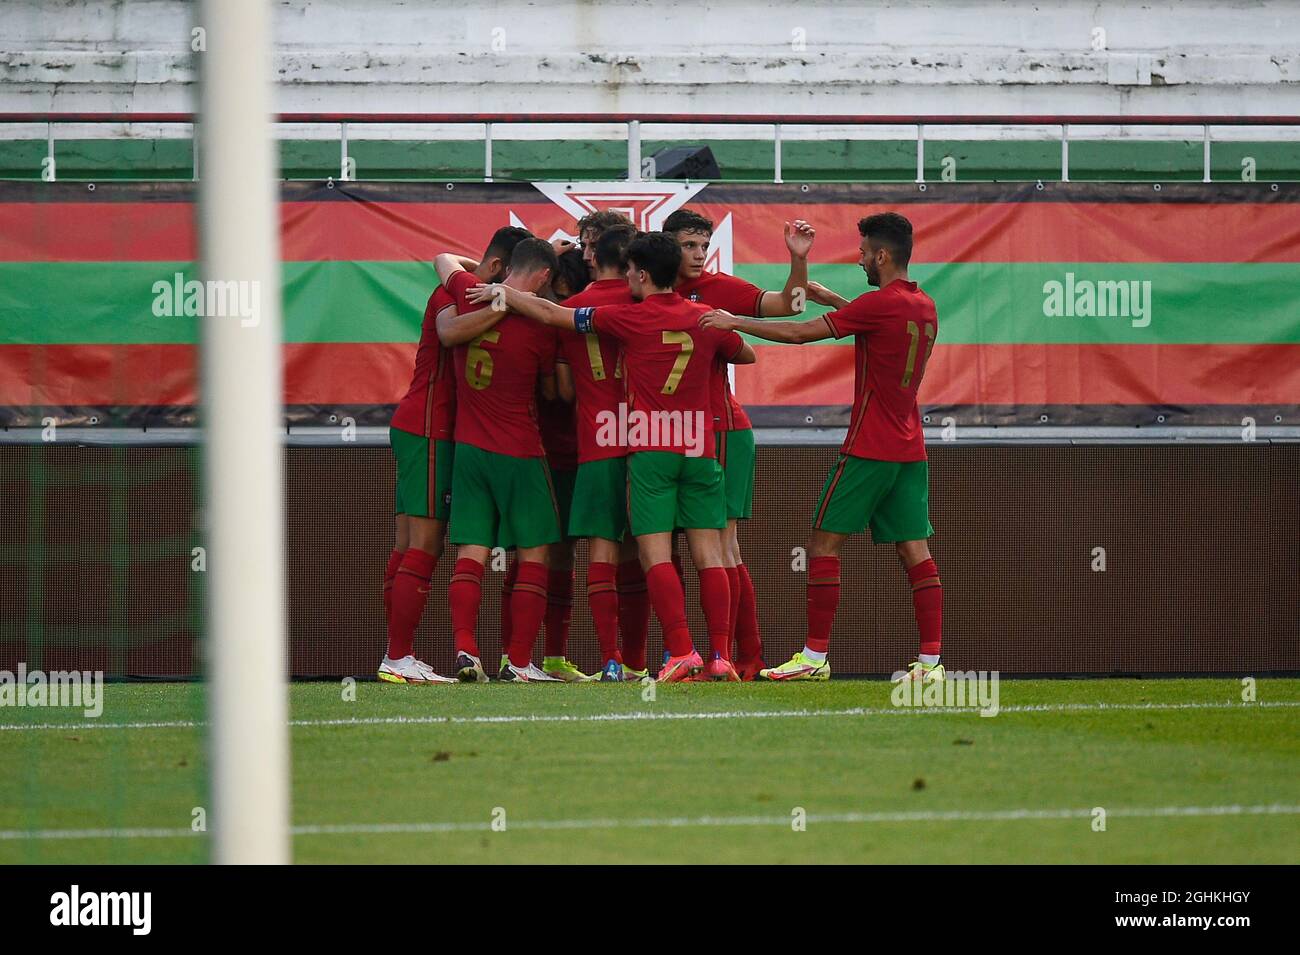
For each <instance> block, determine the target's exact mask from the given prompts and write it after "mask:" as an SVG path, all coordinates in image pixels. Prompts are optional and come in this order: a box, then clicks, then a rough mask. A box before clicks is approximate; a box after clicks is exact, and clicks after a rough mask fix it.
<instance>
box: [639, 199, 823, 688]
mask: <svg viewBox="0 0 1300 955" xmlns="http://www.w3.org/2000/svg"><path fill="white" fill-rule="evenodd" d="M664 231H665V232H667V233H669V234H670V235H672V236H674V237H675V238H676V239H677V242H678V244H680V245H681V247H682V265H681V270H680V271H679V272H678V280H677V293H678V294H679V295H681V296H682V297H683V298H686V299H689V300H690V301H692V302H702V303H703V304H705V305H711V306H713V307H714V308H720V309H725V310H726V311H728V312H730V313H732V314H733V315H750V316H754V317H771V316H783V315H796V314H798V313H800V312H802V311H803V310H804V299H805V297H806V292H805V291H804V289H805V288H806V286H807V284H808V253H809V252H811V251H812V246H813V239H814V238H815V237H816V234H817V233H816V231H815V230H814V229H813V227H812V226H810V225H809V224H808V223H807V222H804V221H803V220H802V219H797V220H795V221H794V222H787V223H786V224H785V244H786V248H787V250H788V251H789V253H790V275H789V277H788V278H787V279H786V282H785V287H784V288H783V289H781V291H779V292H776V291H764V290H763V289H760V288H759V287H758V286H756V285H753V284H751V283H749V282H746V281H745V280H744V279H741V278H737V277H736V276H734V275H727V274H726V273H723V272H706V271H704V265H705V262H706V261H707V259H708V253H709V242H710V241H711V240H712V238H713V222H712V221H711V220H710V219H708V218H706V217H704V216H702V215H700V214H699V213H697V212H694V211H692V210H690V209H679V210H677V211H676V212H674V213H672V214H671V215H669V216H668V218H667V219H665V220H664ZM713 373H714V380H713V415H714V428H715V429H716V431H717V455H718V461H719V463H721V465H722V472H723V482H724V484H725V485H726V492H727V528H726V531H725V532H724V535H723V545H722V546H723V555H724V558H725V559H726V567H727V575H728V577H729V578H730V583H731V587H732V628H733V631H734V633H733V636H734V638H735V641H736V668H737V670H738V671H739V672H740V675H741V678H742V679H745V680H752V679H754V677H756V676H757V675H758V673H759V671H760V670H761V669H762V668H763V641H762V637H761V636H760V633H759V628H758V609H757V606H756V603H755V599H754V584H753V581H752V580H751V579H750V576H749V568H747V567H746V566H745V561H744V557H743V556H742V555H741V552H740V538H739V535H738V533H737V522H738V521H741V520H747V519H748V518H749V516H750V514H751V512H752V509H753V503H754V455H755V449H754V431H753V427H752V425H751V424H750V421H749V416H748V415H746V414H745V409H744V408H742V407H741V405H740V402H738V401H737V400H736V396H735V395H734V394H733V393H732V390H731V382H730V369H729V368H728V366H727V363H726V362H718V363H716V365H715V366H714V369H713Z"/></svg>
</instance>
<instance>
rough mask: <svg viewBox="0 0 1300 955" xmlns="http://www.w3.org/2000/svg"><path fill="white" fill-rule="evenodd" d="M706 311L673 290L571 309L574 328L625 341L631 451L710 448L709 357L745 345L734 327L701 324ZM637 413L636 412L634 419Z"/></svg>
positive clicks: (735, 351)
mask: <svg viewBox="0 0 1300 955" xmlns="http://www.w3.org/2000/svg"><path fill="white" fill-rule="evenodd" d="M708 310H709V308H708V306H706V305H697V304H695V303H694V302H688V301H686V300H685V299H683V298H681V297H680V296H679V295H677V294H676V293H674V292H662V293H659V294H656V295H651V296H648V297H647V298H646V299H644V300H643V301H641V302H637V303H635V304H633V305H601V306H599V307H596V308H592V307H590V306H588V307H584V308H580V309H578V310H577V314H576V316H575V318H574V325H575V326H576V327H577V330H578V331H579V332H583V333H587V332H593V331H594V332H597V333H598V334H605V335H609V336H611V337H613V338H617V339H618V340H619V341H620V342H622V343H623V350H624V353H625V354H626V356H627V361H626V362H624V369H625V371H626V374H627V406H628V415H627V418H628V420H627V424H626V427H627V439H628V442H627V443H628V450H629V451H672V452H675V453H677V454H686V455H688V456H698V455H704V454H708V455H712V454H713V442H712V433H713V427H712V423H713V415H712V408H711V405H710V395H709V376H710V373H711V370H712V367H713V362H714V359H715V358H717V356H718V355H722V356H723V357H724V358H728V359H729V358H734V357H736V355H737V354H739V352H740V350H741V349H742V348H743V347H744V345H745V343H744V340H743V339H741V337H740V336H739V335H738V334H736V333H735V332H724V331H721V330H720V329H716V328H701V327H700V324H699V322H700V316H701V315H703V314H704V313H705V312H707V311H708ZM638 412H640V413H642V414H640V415H638V416H637V417H636V418H635V419H634V418H633V415H634V414H637V413H638ZM620 418H621V416H620Z"/></svg>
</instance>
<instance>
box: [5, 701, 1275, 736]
mask: <svg viewBox="0 0 1300 955" xmlns="http://www.w3.org/2000/svg"><path fill="white" fill-rule="evenodd" d="M1297 706H1300V700H1281V701H1277V702H1264V703H1229V702H1221V703H1034V704H1025V705H1019V706H1000V707H998V715H1001V714H1003V713H1103V712H1134V711H1156V712H1158V711H1178V710H1260V709H1277V708H1284V707H1297ZM979 712H980V708H979V707H978V706H965V707H956V706H919V707H914V706H899V707H894V706H881V707H864V706H854V707H849V708H847V709H838V710H809V709H801V710H721V711H713V712H708V711H706V712H696V713H671V712H668V713H659V712H653V711H650V710H630V711H628V712H624V713H588V714H585V715H579V716H564V715H559V714H552V713H540V714H539V713H532V714H527V713H526V714H520V715H517V716H353V717H349V718H347V719H333V720H290V721H289V725H290V726H298V727H313V726H403V725H412V726H422V725H448V724H472V725H489V726H490V725H494V724H514V723H624V722H641V721H647V720H648V721H653V720H757V719H819V718H821V717H828V716H829V717H837V716H838V717H845V716H909V715H911V716H919V715H927V714H928V715H931V716H945V715H947V716H969V715H973V714H976V713H979ZM206 725H207V723H206V722H205V721H196V720H170V721H159V722H140V723H101V722H96V721H94V720H86V722H84V723H0V731H3V730H145V729H194V728H197V727H200V726H206Z"/></svg>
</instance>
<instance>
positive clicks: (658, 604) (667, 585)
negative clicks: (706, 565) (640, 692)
mask: <svg viewBox="0 0 1300 955" xmlns="http://www.w3.org/2000/svg"><path fill="white" fill-rule="evenodd" d="M645 582H646V587H647V588H648V590H649V591H650V603H651V604H653V605H654V608H655V616H657V617H658V618H659V626H660V627H661V628H662V629H663V632H664V648H665V649H666V650H667V651H668V652H669V654H671V655H672V656H675V657H680V656H684V655H686V654H688V653H692V652H693V651H694V650H695V645H694V643H692V642H691V631H690V630H689V629H687V626H686V594H685V593H684V592H683V591H682V582H681V580H679V579H678V577H677V571H675V570H673V565H672V564H670V563H668V561H664V562H663V563H662V564H655V565H654V566H653V567H651V568H650V569H649V570H647V571H646V575H645ZM637 669H638V670H641V669H644V667H637Z"/></svg>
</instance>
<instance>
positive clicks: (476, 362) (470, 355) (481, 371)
mask: <svg viewBox="0 0 1300 955" xmlns="http://www.w3.org/2000/svg"><path fill="white" fill-rule="evenodd" d="M500 340H501V329H499V328H494V329H492V331H490V332H484V333H483V334H482V335H480V336H479V337H478V338H476V339H474V340H473V341H472V342H470V343H469V351H467V352H466V353H465V380H466V381H468V382H469V386H470V387H471V388H473V389H474V390H475V391H482V390H483V389H484V388H486V387H487V386H488V385H490V384H492V353H491V352H490V351H488V350H487V349H486V348H484V347H483V343H484V342H491V343H492V344H494V345H495V344H496V343H497V342H498V341H500Z"/></svg>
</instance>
